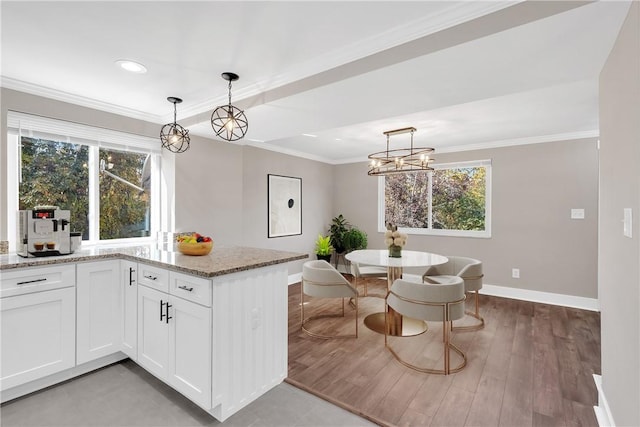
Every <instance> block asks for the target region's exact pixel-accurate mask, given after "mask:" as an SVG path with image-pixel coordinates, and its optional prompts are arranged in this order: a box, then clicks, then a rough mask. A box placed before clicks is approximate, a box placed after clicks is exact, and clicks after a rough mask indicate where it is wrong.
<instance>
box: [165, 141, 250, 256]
mask: <svg viewBox="0 0 640 427" xmlns="http://www.w3.org/2000/svg"><path fill="white" fill-rule="evenodd" d="M212 132H213V131H212ZM242 172H243V171H242V146H240V145H236V144H229V143H227V142H220V141H214V140H210V139H205V138H201V137H198V136H196V135H192V136H191V146H190V147H189V150H187V151H186V152H184V153H180V154H177V155H176V157H175V188H176V191H175V228H176V231H196V232H198V233H201V234H204V235H206V236H211V237H212V238H213V241H214V246H216V247H218V246H239V245H241V244H242V239H243V238H242V215H240V214H239V213H240V212H242V182H243V175H242Z"/></svg>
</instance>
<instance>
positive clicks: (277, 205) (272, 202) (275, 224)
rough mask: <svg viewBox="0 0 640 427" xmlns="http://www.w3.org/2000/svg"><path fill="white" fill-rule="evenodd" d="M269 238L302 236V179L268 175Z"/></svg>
mask: <svg viewBox="0 0 640 427" xmlns="http://www.w3.org/2000/svg"><path fill="white" fill-rule="evenodd" d="M267 200H268V201H267V230H268V237H269V238H274V237H285V236H296V235H300V234H302V178H297V177H293V176H284V175H275V174H267Z"/></svg>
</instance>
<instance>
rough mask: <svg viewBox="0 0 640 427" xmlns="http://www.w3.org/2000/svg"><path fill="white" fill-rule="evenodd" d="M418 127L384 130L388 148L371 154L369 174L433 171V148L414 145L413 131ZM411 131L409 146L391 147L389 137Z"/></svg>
mask: <svg viewBox="0 0 640 427" xmlns="http://www.w3.org/2000/svg"><path fill="white" fill-rule="evenodd" d="M415 131H416V128H414V127H409V128H402V129H395V130H388V131H386V132H383V134H384V135H386V136H387V149H386V150H385V151H380V152H378V153H373V154H369V159H370V160H371V163H370V164H369V172H368V173H367V174H368V175H371V176H378V175H392V174H397V173H410V172H420V171H431V170H433V168H432V167H430V166H429V163H431V162H433V160H434V159H433V158H432V157H429V155H430V154H433V152H434V149H433V148H418V147H414V146H413V133H414V132H415ZM405 133H411V144H410V146H409V147H407V148H397V149H394V150H390V149H389V139H390V137H391V136H393V135H401V134H405Z"/></svg>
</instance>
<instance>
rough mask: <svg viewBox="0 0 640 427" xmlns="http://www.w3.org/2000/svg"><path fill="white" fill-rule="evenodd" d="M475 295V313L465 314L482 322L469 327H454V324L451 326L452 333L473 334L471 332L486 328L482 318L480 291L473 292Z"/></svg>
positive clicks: (466, 312) (468, 312)
mask: <svg viewBox="0 0 640 427" xmlns="http://www.w3.org/2000/svg"><path fill="white" fill-rule="evenodd" d="M473 293H474V294H475V299H474V304H475V312H473V311H465V312H464V314H466V315H468V316H471V317H474V318H476V319H478V320H479V321H480V322H479V323H476V324H475V325H468V326H453V324H451V330H452V331H456V332H471V331H478V330H480V329H482V328H484V319H483V318H482V316H480V300H479V295H480V294H479V293H478V291H473Z"/></svg>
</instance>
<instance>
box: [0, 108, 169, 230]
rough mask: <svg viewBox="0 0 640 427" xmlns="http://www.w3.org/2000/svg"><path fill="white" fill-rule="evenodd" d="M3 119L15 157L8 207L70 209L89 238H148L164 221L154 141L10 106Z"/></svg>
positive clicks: (73, 221) (76, 225) (158, 156)
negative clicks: (5, 120) (43, 116)
mask: <svg viewBox="0 0 640 427" xmlns="http://www.w3.org/2000/svg"><path fill="white" fill-rule="evenodd" d="M8 125H9V126H8V128H9V135H8V141H9V146H10V147H11V149H10V150H9V155H11V156H15V158H16V159H17V162H16V164H17V170H16V171H15V175H13V176H14V177H15V183H13V184H12V183H11V182H10V183H9V188H10V189H11V188H12V187H13V188H15V190H12V191H10V194H9V199H10V203H9V207H8V209H9V212H12V211H13V212H15V210H17V209H32V208H34V207H35V206H38V205H54V206H59V207H60V208H61V209H68V210H70V211H71V230H72V231H79V232H82V237H83V240H85V241H89V242H92V243H97V242H102V241H109V242H114V241H116V240H118V239H129V240H127V241H130V239H136V238H137V239H140V238H143V239H148V238H149V237H154V236H155V235H156V232H157V231H158V230H160V229H161V228H162V225H161V224H160V221H161V217H162V215H161V212H163V211H164V210H166V209H167V206H162V205H161V203H160V197H159V194H160V192H161V189H160V187H161V185H160V183H161V182H162V181H163V180H162V179H161V174H160V162H161V154H160V152H159V151H160V149H159V147H160V143H159V141H156V140H154V139H151V138H147V137H140V136H136V135H129V134H123V133H121V132H115V131H109V130H105V129H99V128H91V127H88V126H84V125H78V124H75V123H70V122H61V121H58V120H53V119H46V118H42V117H36V116H30V115H26V114H21V113H14V112H10V113H9V115H8ZM12 153H13V154H12ZM10 163H11V162H10ZM11 175H12V174H10V176H11ZM165 191H166V189H165V188H162V192H165ZM14 192H15V194H12V193H14ZM11 199H13V200H15V202H11ZM165 216H168V215H167V214H165ZM9 217H15V214H14V215H10V216H9ZM9 226H10V227H12V226H13V227H14V226H15V224H12V221H10V222H9Z"/></svg>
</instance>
